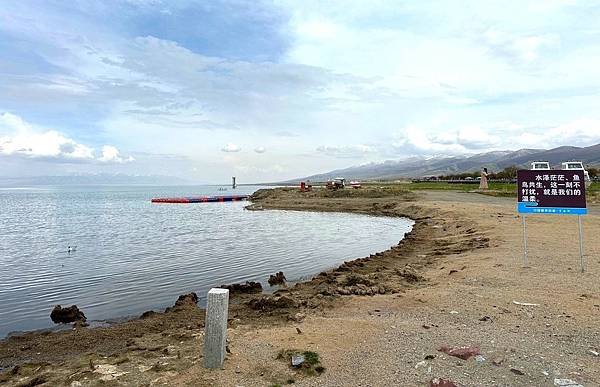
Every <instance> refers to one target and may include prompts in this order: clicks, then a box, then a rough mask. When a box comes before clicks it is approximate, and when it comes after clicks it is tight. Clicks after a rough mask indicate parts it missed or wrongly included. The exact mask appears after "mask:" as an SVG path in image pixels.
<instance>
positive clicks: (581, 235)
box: [577, 215, 585, 273]
mask: <svg viewBox="0 0 600 387" xmlns="http://www.w3.org/2000/svg"><path fill="white" fill-rule="evenodd" d="M577 221H578V223H579V259H580V262H581V272H582V273H584V272H585V258H584V256H583V226H582V225H581V215H578V216H577Z"/></svg>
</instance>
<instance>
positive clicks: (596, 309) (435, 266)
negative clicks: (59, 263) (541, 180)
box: [0, 188, 600, 386]
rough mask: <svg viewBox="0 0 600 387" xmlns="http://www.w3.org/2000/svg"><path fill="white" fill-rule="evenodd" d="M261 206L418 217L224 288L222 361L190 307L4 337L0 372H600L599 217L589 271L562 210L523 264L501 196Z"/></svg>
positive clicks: (181, 381)
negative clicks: (393, 237)
mask: <svg viewBox="0 0 600 387" xmlns="http://www.w3.org/2000/svg"><path fill="white" fill-rule="evenodd" d="M271 208H274V209H275V208H276V209H291V210H311V211H348V212H356V213H366V214H372V215H381V216H406V217H410V218H412V219H414V220H415V221H416V224H415V226H414V228H413V232H411V234H410V235H408V237H407V238H405V240H403V241H402V242H401V243H400V244H399V245H398V246H396V247H394V248H392V249H390V250H388V251H386V252H384V253H381V254H377V255H373V256H371V257H365V258H363V259H358V260H355V261H352V262H348V263H346V264H344V265H342V266H340V267H339V268H336V269H334V270H330V271H328V272H324V273H321V274H319V275H317V276H315V278H314V279H313V280H311V281H308V282H305V283H301V284H296V285H294V286H292V287H290V288H288V289H283V290H280V291H278V292H276V293H275V294H273V295H269V296H266V295H256V294H251V295H243V296H238V295H232V306H231V310H230V318H231V321H230V330H229V338H230V344H229V348H230V352H231V353H230V354H228V357H227V360H226V362H225V365H224V369H223V370H217V371H207V370H205V369H204V368H203V367H202V357H201V356H202V355H201V354H202V335H203V330H202V327H203V324H204V315H203V312H202V311H201V310H199V309H198V308H197V307H196V306H195V305H192V304H185V305H181V306H179V307H178V308H176V309H175V310H173V311H171V312H169V313H165V314H156V315H153V316H151V317H149V318H146V319H143V320H136V321H132V322H128V323H124V324H119V325H116V326H113V327H110V328H96V329H87V328H81V329H76V330H73V331H69V332H61V333H53V334H37V333H35V334H29V335H25V336H22V337H14V338H11V339H9V340H5V341H3V342H1V343H0V367H3V368H4V371H3V372H2V374H0V381H1V382H4V383H6V384H7V385H18V384H19V383H29V385H36V384H40V385H43V383H40V382H45V383H46V385H67V386H70V385H79V383H81V385H106V384H107V383H108V385H190V386H198V385H200V386H202V385H207V386H208V385H223V386H236V385H240V386H255V385H258V386H261V385H264V386H270V385H277V384H279V385H283V384H286V383H288V382H291V381H292V380H293V381H294V385H315V386H316V385H331V386H337V385H363V386H367V385H370V386H379V385H409V386H410V385H427V384H428V383H429V381H430V380H431V379H433V378H435V377H445V378H448V379H450V380H453V381H454V383H456V384H457V385H459V384H460V385H513V386H514V385H552V384H553V381H554V379H558V378H564V379H572V380H574V381H578V382H580V383H582V384H583V385H595V384H598V383H600V358H599V357H597V356H596V355H594V353H595V352H598V351H600V348H598V347H600V344H599V343H600V340H599V339H600V334H599V330H598V323H597V321H598V317H600V296H599V294H600V292H599V290H600V285H599V283H598V281H597V278H598V274H599V273H600V241H598V239H597V238H595V236H596V235H600V220H599V219H598V216H597V215H590V216H588V217H585V218H584V229H585V236H586V238H585V239H586V256H587V261H588V267H587V269H588V271H587V272H586V273H584V274H581V273H580V272H579V271H578V265H579V258H578V238H577V228H576V218H574V217H568V216H564V217H558V216H547V217H542V216H538V217H530V218H529V220H528V224H529V234H530V264H531V267H530V268H523V267H522V234H521V228H520V227H521V223H520V218H519V217H518V216H517V215H516V214H515V204H514V201H513V200H511V199H504V198H495V197H490V196H483V195H478V194H473V193H455V192H443V193H440V192H419V193H412V192H405V191H403V190H400V189H385V190H382V189H376V188H369V189H365V190H357V191H350V190H346V191H338V192H330V191H327V192H326V191H316V192H313V193H308V194H301V193H299V192H297V191H296V190H284V189H278V190H269V191H259V192H258V193H257V194H256V195H255V196H254V198H253V204H252V206H251V209H254V210H260V209H271ZM592 210H593V211H592V213H596V211H597V208H595V207H594V208H593V209H592ZM401 237H402V235H399V237H398V239H400V238H401ZM326 253H327V252H326V251H324V252H323V254H326ZM282 270H283V271H285V268H282ZM513 301H517V302H522V303H523V302H524V303H531V304H536V305H535V306H522V305H517V304H515V303H514V302H513ZM296 328H298V329H299V330H300V332H301V333H298V330H297V329H296ZM443 345H446V346H451V347H453V346H477V347H479V348H480V351H481V354H482V357H481V358H478V359H479V360H475V359H470V360H461V359H459V358H456V357H452V356H449V355H446V354H444V353H442V352H438V349H439V348H440V347H441V346H443ZM288 349H298V350H311V351H315V352H317V353H318V354H319V355H320V358H321V363H322V365H323V366H324V367H325V368H326V370H325V372H324V373H323V374H321V375H320V376H307V375H305V374H304V373H302V372H297V371H296V370H293V369H291V368H290V367H288V365H287V364H286V363H284V362H283V361H281V360H277V359H276V357H277V354H278V353H279V352H280V351H281V350H288ZM73 383H74V384H73Z"/></svg>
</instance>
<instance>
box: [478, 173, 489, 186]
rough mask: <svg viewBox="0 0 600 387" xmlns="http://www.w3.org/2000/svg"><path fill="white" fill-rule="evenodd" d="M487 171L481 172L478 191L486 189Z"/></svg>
mask: <svg viewBox="0 0 600 387" xmlns="http://www.w3.org/2000/svg"><path fill="white" fill-rule="evenodd" d="M488 188H489V187H488V170H487V168H483V169H482V170H481V180H479V189H488Z"/></svg>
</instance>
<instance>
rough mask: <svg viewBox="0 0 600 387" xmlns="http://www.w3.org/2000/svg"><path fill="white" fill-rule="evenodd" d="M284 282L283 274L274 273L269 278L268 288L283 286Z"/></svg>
mask: <svg viewBox="0 0 600 387" xmlns="http://www.w3.org/2000/svg"><path fill="white" fill-rule="evenodd" d="M285 281H286V279H285V275H284V274H283V272H282V271H280V272H278V273H275V274H273V275H271V276H270V277H269V285H270V286H275V285H285Z"/></svg>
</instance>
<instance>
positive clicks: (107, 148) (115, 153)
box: [98, 145, 135, 163]
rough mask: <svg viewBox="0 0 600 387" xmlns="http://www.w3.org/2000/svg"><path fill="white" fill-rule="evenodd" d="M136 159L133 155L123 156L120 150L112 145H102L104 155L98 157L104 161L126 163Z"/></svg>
mask: <svg viewBox="0 0 600 387" xmlns="http://www.w3.org/2000/svg"><path fill="white" fill-rule="evenodd" d="M134 160H135V159H134V158H133V157H132V156H129V157H127V158H123V157H122V156H121V155H120V154H119V150H118V149H117V148H115V147H114V146H111V145H104V146H103V147H102V155H101V156H100V157H99V158H98V161H102V162H104V163H126V162H131V161H134Z"/></svg>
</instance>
